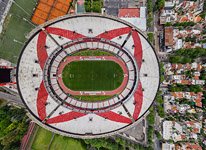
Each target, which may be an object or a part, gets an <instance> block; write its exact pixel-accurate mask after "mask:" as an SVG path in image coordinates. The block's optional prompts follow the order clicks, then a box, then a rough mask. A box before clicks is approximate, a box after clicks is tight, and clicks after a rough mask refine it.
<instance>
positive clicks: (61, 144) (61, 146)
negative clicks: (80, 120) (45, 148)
mask: <svg viewBox="0 0 206 150" xmlns="http://www.w3.org/2000/svg"><path fill="white" fill-rule="evenodd" d="M50 150H86V148H85V147H84V145H83V144H82V143H81V142H80V141H79V140H76V139H73V138H69V137H63V136H61V135H55V137H54V140H53V142H52V144H51V147H50Z"/></svg>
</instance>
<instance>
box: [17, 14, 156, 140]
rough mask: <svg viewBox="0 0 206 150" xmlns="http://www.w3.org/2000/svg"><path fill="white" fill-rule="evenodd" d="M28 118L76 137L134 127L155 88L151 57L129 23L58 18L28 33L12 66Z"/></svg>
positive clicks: (93, 17) (88, 16)
mask: <svg viewBox="0 0 206 150" xmlns="http://www.w3.org/2000/svg"><path fill="white" fill-rule="evenodd" d="M16 76H17V86H18V91H19V93H20V96H21V98H22V100H23V102H24V104H25V106H26V107H27V109H28V111H29V114H30V115H29V116H30V117H31V118H32V119H33V120H34V121H35V122H36V123H38V124H39V125H40V126H42V127H44V128H47V129H48V130H51V131H52V132H55V133H58V134H62V135H65V136H71V137H76V138H98V137H105V136H110V135H113V134H116V133H119V132H122V131H124V130H127V129H129V128H131V127H132V126H134V125H136V124H137V123H138V122H139V120H141V118H142V116H143V115H145V113H146V112H147V111H148V109H149V108H150V106H151V105H152V103H153V101H154V99H155V96H156V93H157V90H158V88H159V80H160V78H159V64H158V60H157V56H156V54H155V52H154V50H153V48H152V46H151V45H150V43H149V42H148V41H147V39H146V38H145V36H144V34H143V33H142V32H141V31H140V30H139V29H137V28H135V27H134V26H133V25H131V24H129V23H127V22H125V21H123V20H120V19H117V18H114V17H111V16H103V15H97V14H82V15H70V16H68V15H67V16H63V17H60V18H58V19H56V20H51V21H48V22H46V23H44V24H42V25H40V26H38V27H37V28H35V29H34V30H33V31H32V32H31V33H30V37H29V39H28V41H27V42H26V44H25V46H24V47H23V50H22V52H21V54H20V58H19V61H18V65H17V75H16Z"/></svg>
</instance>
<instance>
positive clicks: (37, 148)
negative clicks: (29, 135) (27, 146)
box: [32, 128, 52, 150]
mask: <svg viewBox="0 0 206 150" xmlns="http://www.w3.org/2000/svg"><path fill="white" fill-rule="evenodd" d="M51 138H52V132H50V131H48V130H45V129H43V128H39V129H38V131H37V134H36V137H35V139H34V142H33V144H32V149H33V150H41V149H48V146H49V143H50V141H51Z"/></svg>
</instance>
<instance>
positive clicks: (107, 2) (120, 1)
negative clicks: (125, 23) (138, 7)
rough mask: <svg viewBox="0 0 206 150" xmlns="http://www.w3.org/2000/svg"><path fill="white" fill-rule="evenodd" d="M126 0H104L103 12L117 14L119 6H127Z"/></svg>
mask: <svg viewBox="0 0 206 150" xmlns="http://www.w3.org/2000/svg"><path fill="white" fill-rule="evenodd" d="M128 5H129V2H128V0H104V9H105V13H106V14H108V15H112V16H118V13H119V9H120V8H128Z"/></svg>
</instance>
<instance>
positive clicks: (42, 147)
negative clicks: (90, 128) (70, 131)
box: [31, 128, 86, 150]
mask: <svg viewBox="0 0 206 150" xmlns="http://www.w3.org/2000/svg"><path fill="white" fill-rule="evenodd" d="M49 144H51V145H50V148H49ZM48 148H49V149H50V150H67V149H68V150H70V149H71V150H85V149H86V148H85V147H84V145H83V143H82V142H81V141H80V140H76V139H73V138H69V137H64V136H61V135H54V138H53V140H52V132H50V131H47V130H45V129H43V128H39V129H38V131H37V134H36V137H35V139H34V142H33V144H32V147H31V149H32V150H47V149H48Z"/></svg>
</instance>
